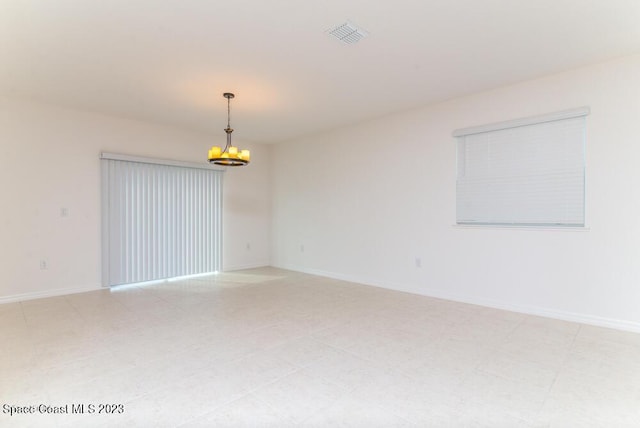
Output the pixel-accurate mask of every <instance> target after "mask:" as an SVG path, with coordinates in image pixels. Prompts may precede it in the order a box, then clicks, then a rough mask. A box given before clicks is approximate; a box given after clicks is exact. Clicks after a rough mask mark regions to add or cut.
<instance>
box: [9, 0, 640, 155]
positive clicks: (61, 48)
mask: <svg viewBox="0 0 640 428" xmlns="http://www.w3.org/2000/svg"><path fill="white" fill-rule="evenodd" d="M347 19H349V20H351V21H352V22H354V23H356V24H358V25H359V26H361V27H362V28H363V29H365V30H366V31H368V32H369V33H370V35H369V37H367V38H365V39H363V40H361V41H360V42H359V43H357V44H354V45H346V44H343V43H341V42H339V41H338V40H336V39H334V38H331V37H330V36H328V35H327V34H326V30H328V29H330V28H332V27H334V26H336V25H338V24H341V23H343V22H344V21H345V20H347ZM637 52H640V1H639V0H527V1H525V0H393V1H391V0H387V1H383V0H366V1H365V0H353V1H348V0H347V1H337V0H306V1H304V0H228V1H219V0H210V1H206V0H179V1H178V0H175V1H169V0H55V1H52V0H40V1H36V0H0V93H1V94H5V95H9V96H17V97H24V98H30V99H35V100H40V101H44V102H50V103H56V104H61V105H65V106H70V107H76V108H81V109H86V110H91V111H97V112H104V113H107V114H114V115H119V116H125V117H130V118H136V119H142V120H150V121H154V122H161V123H167V124H170V125H177V126H180V127H185V128H189V129H193V130H198V131H204V132H207V133H210V134H213V133H219V134H221V135H222V134H223V131H222V128H224V127H225V125H226V100H225V99H224V98H223V97H222V93H223V92H226V91H232V92H235V93H236V98H235V100H233V101H232V120H231V124H232V126H233V127H234V128H235V129H236V132H235V133H234V136H235V138H238V139H242V140H245V141H255V142H262V143H272V142H278V141H284V140H288V139H292V138H295V137H298V136H301V135H305V134H310V133H315V132H319V131H323V130H327V129H331V128H335V127H338V126H341V125H345V124H349V123H354V122H358V121H362V120H365V119H368V118H373V117H378V116H383V115H386V114H389V113H392V112H397V111H402V110H407V109H410V108H414V107H418V106H423V105H426V104H429V103H432V102H436V101H440V100H444V99H448V98H452V97H456V96H460V95H464V94H468V93H473V92H478V91H482V90H486V89H490V88H494V87H497V86H502V85H505V84H510V83H515V82H518V81H522V80H526V79H530V78H534V77H537V76H542V75H546V74H550V73H555V72H559V71H563V70H567V69H571V68H575V67H579V66H582V65H586V64H589V63H594V62H599V61H603V60H606V59H609V58H613V57H618V56H623V55H627V54H632V53H637Z"/></svg>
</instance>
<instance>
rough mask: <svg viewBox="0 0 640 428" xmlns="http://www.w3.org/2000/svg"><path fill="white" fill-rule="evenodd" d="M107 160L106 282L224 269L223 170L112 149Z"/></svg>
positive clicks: (104, 203)
mask: <svg viewBox="0 0 640 428" xmlns="http://www.w3.org/2000/svg"><path fill="white" fill-rule="evenodd" d="M169 162H170V161H169ZM101 163H102V227H103V231H102V272H103V273H102V282H103V285H105V286H112V285H119V284H130V283H136V282H143V281H152V280H158V279H165V278H172V277H177V276H184V275H192V274H198V273H207V272H215V271H218V270H220V266H221V241H222V233H221V204H222V194H221V191H222V171H220V170H214V169H211V168H210V167H208V166H206V165H202V166H201V165H197V164H193V165H191V164H186V163H180V162H170V163H167V162H166V161H156V160H153V159H146V158H132V157H127V156H122V155H111V154H105V153H103V154H102V156H101Z"/></svg>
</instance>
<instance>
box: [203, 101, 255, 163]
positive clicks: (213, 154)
mask: <svg viewBox="0 0 640 428" xmlns="http://www.w3.org/2000/svg"><path fill="white" fill-rule="evenodd" d="M222 95H223V96H224V97H225V98H226V99H227V127H226V128H225V129H224V132H226V133H227V144H226V145H225V146H224V149H222V148H221V147H218V146H213V147H211V149H209V163H213V164H216V165H222V166H243V165H246V164H248V163H249V160H250V153H249V150H238V148H237V147H236V146H232V145H231V133H232V132H233V128H231V126H230V123H231V99H232V98H233V97H235V95H233V94H232V93H231V92H225V93H224V94H222Z"/></svg>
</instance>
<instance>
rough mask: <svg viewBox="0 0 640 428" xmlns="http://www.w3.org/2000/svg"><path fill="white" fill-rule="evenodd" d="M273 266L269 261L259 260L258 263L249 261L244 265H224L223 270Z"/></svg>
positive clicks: (230, 270)
mask: <svg viewBox="0 0 640 428" xmlns="http://www.w3.org/2000/svg"><path fill="white" fill-rule="evenodd" d="M267 266H271V264H270V263H269V262H257V263H249V264H243V265H230V266H224V269H223V270H222V271H223V272H232V271H234V270H243V269H255V268H261V267H267Z"/></svg>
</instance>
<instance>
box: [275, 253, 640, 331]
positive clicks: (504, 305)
mask: <svg viewBox="0 0 640 428" xmlns="http://www.w3.org/2000/svg"><path fill="white" fill-rule="evenodd" d="M274 267H279V268H282V269H287V270H292V271H296V272H302V273H308V274H310V275H318V276H324V277H327V278H333V279H340V280H343V281H349V282H354V283H358V284H363V285H371V286H374V287H380V288H386V289H390V290H396V291H402V292H405V293H412V294H418V295H422V296H427V297H435V298H437V299H444V300H451V301H454V302H461V303H469V304H472V305H479V306H486V307H490V308H495V309H502V310H505V311H511V312H519V313H523V314H528V315H537V316H541V317H546V318H554V319H559V320H563V321H571V322H576V323H580V324H588V325H593V326H597V327H606V328H613V329H616V330H623V331H630V332H634V333H640V323H638V322H633V321H625V320H619V319H615V318H605V317H600V316H596V315H589V314H581V313H576V312H568V311H560V310H556V309H549V308H543V307H537V306H530V305H521V304H517V303H510V302H504V301H499V300H493V299H485V298H482V297H475V296H468V295H462V294H455V293H451V292H449V291H446V290H442V289H435V288H427V289H424V290H421V291H420V292H417V291H416V290H414V289H410V288H409V287H407V286H404V285H400V284H392V283H385V282H381V281H378V280H375V279H372V278H362V277H358V276H354V275H346V274H341V273H336V272H328V271H323V270H319V269H309V268H305V267H300V266H292V265H281V266H280V265H274Z"/></svg>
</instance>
